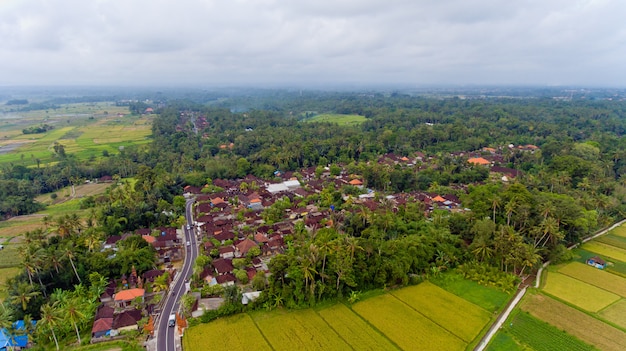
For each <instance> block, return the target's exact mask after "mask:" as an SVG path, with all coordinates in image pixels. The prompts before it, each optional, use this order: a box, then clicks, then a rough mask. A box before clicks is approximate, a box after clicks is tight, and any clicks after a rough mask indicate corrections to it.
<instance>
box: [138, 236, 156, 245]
mask: <svg viewBox="0 0 626 351" xmlns="http://www.w3.org/2000/svg"><path fill="white" fill-rule="evenodd" d="M141 237H142V238H143V240H145V241H147V242H148V244H152V243H153V242H155V241H156V238H155V237H153V236H152V235H142V236H141Z"/></svg>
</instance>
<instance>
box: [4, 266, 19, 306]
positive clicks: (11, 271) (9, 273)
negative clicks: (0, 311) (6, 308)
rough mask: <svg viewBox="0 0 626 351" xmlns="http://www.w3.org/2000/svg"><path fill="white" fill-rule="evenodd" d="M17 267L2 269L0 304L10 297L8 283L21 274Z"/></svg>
mask: <svg viewBox="0 0 626 351" xmlns="http://www.w3.org/2000/svg"><path fill="white" fill-rule="evenodd" d="M20 271H21V270H20V269H19V268H17V267H9V268H0V303H2V301H4V299H6V298H7V297H8V294H7V285H6V281H7V280H8V279H9V278H12V277H15V276H16V275H18V274H19V273H20Z"/></svg>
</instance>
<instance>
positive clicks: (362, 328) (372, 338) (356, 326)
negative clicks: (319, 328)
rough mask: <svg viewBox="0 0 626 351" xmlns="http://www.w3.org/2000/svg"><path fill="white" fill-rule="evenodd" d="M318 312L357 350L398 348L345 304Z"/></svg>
mask: <svg viewBox="0 0 626 351" xmlns="http://www.w3.org/2000/svg"><path fill="white" fill-rule="evenodd" d="M318 313H319V315H320V316H321V317H322V318H323V319H324V320H325V321H326V323H328V325H329V326H330V327H331V328H333V330H334V331H335V332H336V333H337V334H339V335H340V336H341V338H342V339H344V340H345V341H346V342H347V343H348V344H350V346H352V347H353V348H354V349H355V350H398V348H397V347H395V346H394V345H393V344H392V343H391V342H390V341H389V339H387V338H386V337H385V336H384V335H382V334H380V333H379V332H378V331H376V330H375V329H374V328H372V327H371V326H370V325H369V324H367V322H365V321H364V320H362V319H361V318H360V317H359V316H358V315H356V314H355V313H354V312H352V311H351V310H350V309H349V308H348V307H346V306H345V305H343V304H340V303H339V304H336V305H334V306H332V307H329V308H325V309H323V310H320V311H319V312H318Z"/></svg>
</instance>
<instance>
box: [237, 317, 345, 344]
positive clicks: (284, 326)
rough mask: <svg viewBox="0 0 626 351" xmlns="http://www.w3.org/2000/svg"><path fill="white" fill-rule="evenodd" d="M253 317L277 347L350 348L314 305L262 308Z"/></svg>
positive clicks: (270, 342) (267, 338)
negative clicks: (300, 308)
mask: <svg viewBox="0 0 626 351" xmlns="http://www.w3.org/2000/svg"><path fill="white" fill-rule="evenodd" d="M252 319H253V320H254V322H255V323H256V325H257V327H258V328H259V330H260V331H261V333H262V334H263V335H264V336H265V338H266V340H267V341H268V342H269V344H270V345H272V348H273V349H274V350H287V351H292V350H351V347H350V345H348V344H347V343H346V342H345V341H344V340H343V339H342V338H340V337H339V335H338V334H337V333H335V331H334V330H333V329H331V328H330V326H329V325H328V324H326V322H325V321H324V320H323V319H322V318H321V317H320V316H319V315H318V314H317V313H316V312H315V311H313V309H306V310H297V311H286V310H278V311H275V312H274V313H263V312H259V313H254V314H252ZM226 344H227V343H226ZM231 349H232V348H231Z"/></svg>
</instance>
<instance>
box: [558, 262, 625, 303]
mask: <svg viewBox="0 0 626 351" xmlns="http://www.w3.org/2000/svg"><path fill="white" fill-rule="evenodd" d="M559 273H562V274H565V275H568V276H570V277H572V278H575V279H578V280H581V281H583V282H585V283H588V284H591V285H593V286H596V287H598V288H600V289H604V290H606V291H610V292H612V293H614V294H618V295H620V296H622V297H626V278H622V277H620V276H617V275H615V274H611V273H609V272H605V271H603V270H600V269H597V268H594V267H591V266H589V265H587V264H583V263H579V262H572V263H570V264H568V265H566V266H564V267H562V268H560V269H559Z"/></svg>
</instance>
